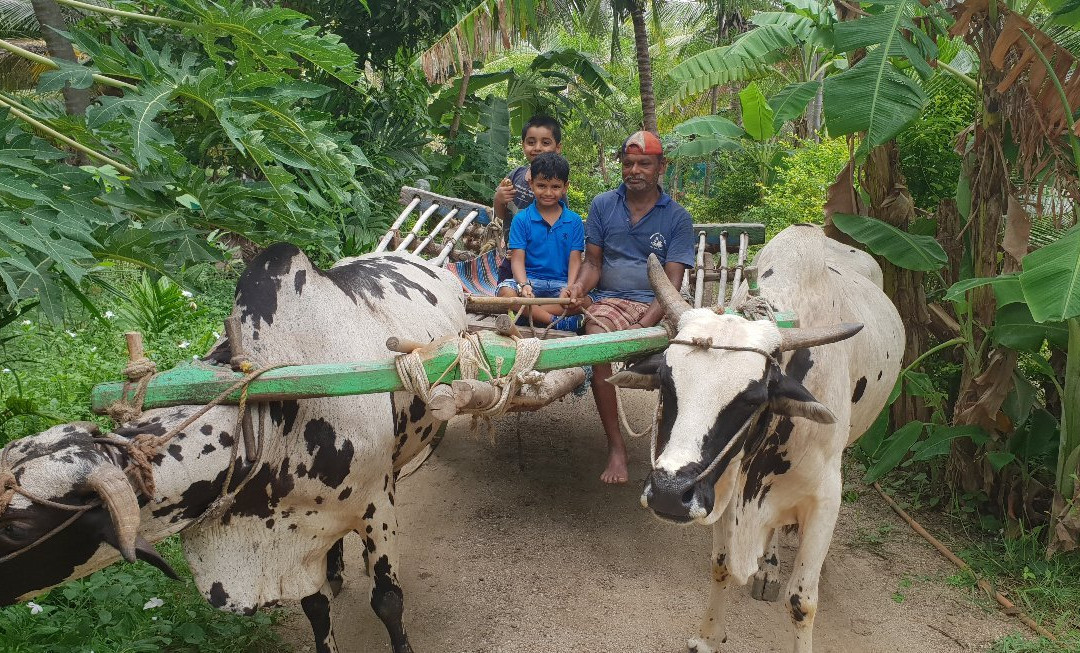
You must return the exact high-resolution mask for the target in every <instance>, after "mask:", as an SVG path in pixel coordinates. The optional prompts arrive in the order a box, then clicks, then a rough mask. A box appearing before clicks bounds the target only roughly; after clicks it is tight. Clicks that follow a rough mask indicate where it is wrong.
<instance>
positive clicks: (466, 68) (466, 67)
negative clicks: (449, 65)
mask: <svg viewBox="0 0 1080 653" xmlns="http://www.w3.org/2000/svg"><path fill="white" fill-rule="evenodd" d="M470 78H472V61H471V60H469V59H467V58H466V57H462V61H461V90H460V91H458V96H457V102H456V103H455V104H454V121H453V122H452V123H450V136H449V137H448V138H447V140H448V141H449V143H448V145H449V147H448V148H447V149H450V150H451V151H453V147H454V146H453V142H454V139H455V138H457V135H458V129H460V128H461V114H462V112H463V111H464V109H465V98H466V97H468V95H469V79H470Z"/></svg>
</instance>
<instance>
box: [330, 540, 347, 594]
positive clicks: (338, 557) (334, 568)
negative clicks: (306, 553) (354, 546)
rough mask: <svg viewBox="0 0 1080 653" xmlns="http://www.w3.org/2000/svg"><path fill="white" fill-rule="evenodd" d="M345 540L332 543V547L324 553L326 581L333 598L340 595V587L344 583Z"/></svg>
mask: <svg viewBox="0 0 1080 653" xmlns="http://www.w3.org/2000/svg"><path fill="white" fill-rule="evenodd" d="M344 574H345V538H341V539H340V540H338V541H337V542H334V546H332V547H330V550H329V551H327V552H326V581H327V582H328V583H330V590H331V591H332V592H333V595H334V596H337V595H338V594H340V593H341V586H342V584H344V582H345V576H344Z"/></svg>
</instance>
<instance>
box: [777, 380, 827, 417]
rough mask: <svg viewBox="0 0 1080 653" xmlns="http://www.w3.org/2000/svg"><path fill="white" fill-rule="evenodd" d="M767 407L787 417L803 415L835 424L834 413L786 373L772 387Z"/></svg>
mask: <svg viewBox="0 0 1080 653" xmlns="http://www.w3.org/2000/svg"><path fill="white" fill-rule="evenodd" d="M769 407H770V408H771V409H772V411H773V412H774V413H777V414H779V415H787V416H789V417H805V418H806V419H808V420H810V421H813V422H817V423H818V424H835V423H836V415H833V412H832V411H831V410H829V409H828V408H826V407H825V405H824V404H822V403H821V402H819V401H818V400H817V399H815V398H814V395H812V394H810V391H809V390H807V389H806V388H805V387H804V386H803V384H801V383H799V382H798V381H796V380H795V379H793V378H791V377H790V376H788V375H786V374H781V375H780V380H779V381H778V382H777V383H776V386H775V387H773V389H772V392H771V393H770V397H769Z"/></svg>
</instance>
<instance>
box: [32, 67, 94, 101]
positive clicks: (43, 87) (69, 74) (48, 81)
mask: <svg viewBox="0 0 1080 653" xmlns="http://www.w3.org/2000/svg"><path fill="white" fill-rule="evenodd" d="M52 62H53V63H54V64H56V66H57V69H56V70H49V71H46V72H44V73H42V74H41V78H40V81H39V82H38V92H40V93H53V92H56V91H62V90H64V87H65V86H70V87H71V88H90V87H91V86H92V85H93V84H94V73H96V72H97V71H96V70H94V69H93V68H89V67H87V66H84V65H82V64H78V63H74V62H72V61H65V60H64V59H53V60H52Z"/></svg>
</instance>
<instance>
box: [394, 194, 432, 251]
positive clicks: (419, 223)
mask: <svg viewBox="0 0 1080 653" xmlns="http://www.w3.org/2000/svg"><path fill="white" fill-rule="evenodd" d="M438 210H439V205H438V204H432V205H431V206H429V207H427V208H426V209H424V212H423V213H421V214H420V217H419V218H417V219H416V223H415V224H413V227H412V229H410V230H409V233H408V234H406V236H405V237H404V238H402V239H401V241H400V242H399V243H397V244H396V245H394V251H395V252H400V251H401V250H405V251H408V249H406V248H408V246H409V244H410V243H412V241H414V240H416V236H417V235H418V234H419V233H420V230H421V229H423V228H424V225H425V224H426V223H427V221H428V218H430V217H431V216H432V215H433V214H434V213H435V212H436V211H438Z"/></svg>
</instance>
